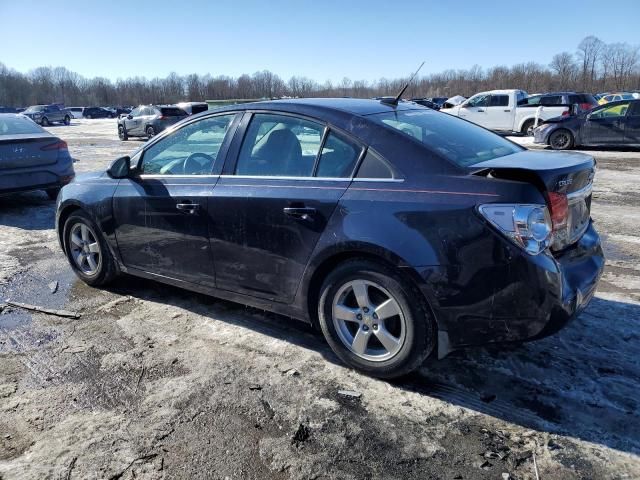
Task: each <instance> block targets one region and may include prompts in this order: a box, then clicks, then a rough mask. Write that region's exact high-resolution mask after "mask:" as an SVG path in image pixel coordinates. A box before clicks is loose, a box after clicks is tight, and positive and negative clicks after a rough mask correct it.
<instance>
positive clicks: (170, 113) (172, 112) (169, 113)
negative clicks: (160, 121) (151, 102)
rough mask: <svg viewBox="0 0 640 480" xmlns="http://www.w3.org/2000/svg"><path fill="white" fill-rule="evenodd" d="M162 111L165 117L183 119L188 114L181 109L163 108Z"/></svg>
mask: <svg viewBox="0 0 640 480" xmlns="http://www.w3.org/2000/svg"><path fill="white" fill-rule="evenodd" d="M160 111H161V112H162V115H164V116H165V117H182V116H185V115H186V114H187V112H185V111H184V110H182V109H181V108H174V107H163V108H161V109H160Z"/></svg>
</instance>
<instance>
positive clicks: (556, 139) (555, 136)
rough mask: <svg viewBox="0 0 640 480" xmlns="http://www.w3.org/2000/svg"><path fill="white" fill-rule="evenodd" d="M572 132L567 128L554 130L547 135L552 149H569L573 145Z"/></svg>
mask: <svg viewBox="0 0 640 480" xmlns="http://www.w3.org/2000/svg"><path fill="white" fill-rule="evenodd" d="M573 142H574V139H573V134H572V133H571V132H570V131H569V130H565V129H564V128H563V129H560V130H556V131H555V132H553V133H552V134H551V135H550V136H549V145H550V146H551V148H553V149H554V150H569V149H570V148H571V147H573Z"/></svg>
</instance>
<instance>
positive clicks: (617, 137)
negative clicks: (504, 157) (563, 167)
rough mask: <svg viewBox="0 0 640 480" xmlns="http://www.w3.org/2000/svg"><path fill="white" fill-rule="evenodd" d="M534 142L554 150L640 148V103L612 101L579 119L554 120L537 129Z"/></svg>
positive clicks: (576, 117) (582, 115) (577, 116)
mask: <svg viewBox="0 0 640 480" xmlns="http://www.w3.org/2000/svg"><path fill="white" fill-rule="evenodd" d="M534 142H535V143H538V144H542V145H549V146H551V148H553V149H554V150H568V149H570V148H573V147H578V146H623V145H627V146H640V100H622V101H618V102H609V103H606V104H604V105H600V106H598V107H596V108H594V109H593V110H591V111H590V112H583V113H581V114H579V115H576V116H571V117H559V118H552V119H550V120H547V121H545V122H544V123H543V124H542V125H540V126H539V127H538V128H536V129H535V132H534Z"/></svg>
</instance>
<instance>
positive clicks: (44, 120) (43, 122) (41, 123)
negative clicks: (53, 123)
mask: <svg viewBox="0 0 640 480" xmlns="http://www.w3.org/2000/svg"><path fill="white" fill-rule="evenodd" d="M40 125H42V126H43V127H48V126H49V119H48V118H47V117H42V120H40Z"/></svg>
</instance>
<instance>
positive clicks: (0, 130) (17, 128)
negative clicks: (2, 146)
mask: <svg viewBox="0 0 640 480" xmlns="http://www.w3.org/2000/svg"><path fill="white" fill-rule="evenodd" d="M42 132H44V130H43V129H42V128H40V126H38V125H37V124H36V123H34V122H33V121H32V120H30V119H28V118H26V117H22V116H20V117H17V116H16V117H14V116H13V115H6V116H5V115H0V135H24V134H28V133H42Z"/></svg>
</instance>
